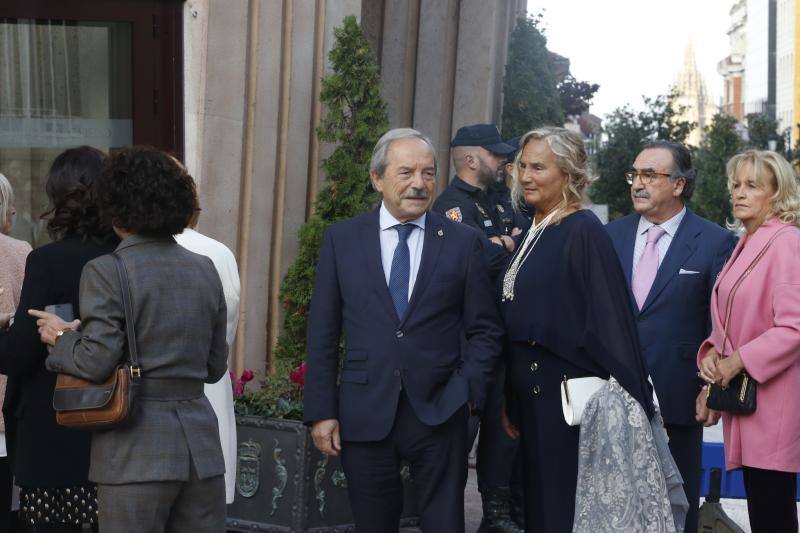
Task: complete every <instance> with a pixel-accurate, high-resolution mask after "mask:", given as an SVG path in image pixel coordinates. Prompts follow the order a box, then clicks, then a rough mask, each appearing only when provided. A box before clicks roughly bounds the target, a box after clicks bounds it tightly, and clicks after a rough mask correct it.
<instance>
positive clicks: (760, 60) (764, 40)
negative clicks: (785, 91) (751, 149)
mask: <svg viewBox="0 0 800 533" xmlns="http://www.w3.org/2000/svg"><path fill="white" fill-rule="evenodd" d="M771 1H772V0H747V6H746V10H747V21H746V24H745V34H746V35H747V38H746V45H745V54H744V69H745V75H744V114H745V116H747V115H749V114H750V113H768V112H769V110H770V104H773V106H774V101H772V102H770V92H771V91H770V89H771V87H770V76H769V75H770V54H769V51H770V46H769V45H770V27H769V19H770V17H769V5H770V2H771ZM773 81H774V79H773ZM772 110H773V112H774V107H772Z"/></svg>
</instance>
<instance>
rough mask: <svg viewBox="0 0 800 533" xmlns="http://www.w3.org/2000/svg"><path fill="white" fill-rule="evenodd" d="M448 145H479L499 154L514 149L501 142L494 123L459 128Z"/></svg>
mask: <svg viewBox="0 0 800 533" xmlns="http://www.w3.org/2000/svg"><path fill="white" fill-rule="evenodd" d="M450 146H453V147H454V146H480V147H481V148H485V149H486V150H489V151H490V152H493V153H495V154H500V155H506V154H509V153H511V152H513V151H514V148H513V147H511V146H509V145H508V144H506V143H504V142H503V138H502V137H500V132H499V131H497V126H495V125H494V124H473V125H471V126H464V127H462V128H459V129H458V131H457V132H456V136H455V137H453V142H451V143H450Z"/></svg>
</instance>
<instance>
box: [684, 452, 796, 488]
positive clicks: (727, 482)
mask: <svg viewBox="0 0 800 533" xmlns="http://www.w3.org/2000/svg"><path fill="white" fill-rule="evenodd" d="M712 468H719V469H720V470H722V487H721V488H720V497H721V498H745V497H746V496H745V493H744V480H743V479H742V471H741V470H734V471H732V472H726V471H725V452H724V450H723V447H722V443H721V442H704V443H703V476H702V478H701V479H702V480H701V483H700V495H701V496H702V497H705V496H708V485H709V480H710V478H711V469H712ZM797 486H798V490H797V494H798V501H800V476H798V483H797Z"/></svg>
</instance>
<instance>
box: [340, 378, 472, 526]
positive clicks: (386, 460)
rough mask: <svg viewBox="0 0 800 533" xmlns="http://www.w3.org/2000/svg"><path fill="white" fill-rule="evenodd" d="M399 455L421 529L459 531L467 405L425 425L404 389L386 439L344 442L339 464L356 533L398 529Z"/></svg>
mask: <svg viewBox="0 0 800 533" xmlns="http://www.w3.org/2000/svg"><path fill="white" fill-rule="evenodd" d="M403 459H405V460H406V461H408V463H409V466H410V468H411V479H412V482H413V484H414V492H415V494H416V497H417V510H418V511H419V516H420V522H421V524H420V525H421V527H422V531H423V532H425V533H463V532H464V487H465V485H466V483H467V407H466V406H464V408H463V409H459V410H458V411H456V413H455V414H453V416H451V417H450V419H449V420H447V422H445V423H444V424H441V425H439V426H434V427H431V426H426V425H425V424H423V423H422V422H420V420H419V418H417V415H416V414H415V413H414V410H413V409H412V407H411V405H410V404H409V403H408V399H407V398H406V395H405V393H402V394H401V395H400V402H399V405H398V407H397V414H396V415H395V421H394V426H392V430H391V431H390V432H389V435H388V436H387V437H386V438H385V439H383V440H381V441H378V442H351V441H345V442H343V443H342V467H343V468H344V473H345V475H346V476H347V492H348V495H349V496H350V506H351V507H352V509H353V518H354V519H355V526H356V531H357V532H358V533H371V532H374V533H387V532H391V531H397V530H398V529H399V524H400V514H401V513H402V510H403V485H402V481H401V479H400V461H401V460H403Z"/></svg>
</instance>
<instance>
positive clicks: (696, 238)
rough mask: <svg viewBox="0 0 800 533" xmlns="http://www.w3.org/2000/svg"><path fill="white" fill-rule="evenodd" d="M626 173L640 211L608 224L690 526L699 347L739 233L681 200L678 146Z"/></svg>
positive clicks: (697, 451)
mask: <svg viewBox="0 0 800 533" xmlns="http://www.w3.org/2000/svg"><path fill="white" fill-rule="evenodd" d="M625 176H626V178H627V179H628V183H630V185H631V198H632V200H633V207H634V209H635V210H636V212H637V214H635V215H628V216H626V217H623V218H621V219H619V220H615V221H614V222H611V223H610V224H608V226H607V229H608V233H609V235H610V236H611V240H612V241H613V242H614V247H615V248H616V250H617V255H618V256H619V259H620V261H621V262H622V268H623V270H624V271H625V274H626V276H627V278H628V283H629V286H630V287H631V304H632V306H633V309H634V314H635V316H636V318H637V325H638V329H639V339H640V341H641V345H642V352H643V353H644V356H645V360H646V362H647V366H648V371H649V372H650V375H651V377H652V380H653V384H654V386H655V391H656V396H657V397H658V401H659V404H660V407H661V414H662V416H663V418H664V424H665V426H666V429H667V434H668V435H669V447H670V451H671V452H672V456H673V457H674V458H675V462H676V463H677V465H678V469H679V470H680V472H681V476H682V477H683V481H684V490H685V491H686V497H687V498H688V500H689V506H690V507H689V514H688V516H687V518H686V529H685V531H686V533H695V532H696V531H697V526H698V517H697V509H698V504H699V499H700V496H699V493H700V469H701V454H702V446H703V427H702V425H700V424H699V423H698V422H697V421H696V420H695V400H696V398H697V396H698V394H699V393H700V390H701V386H702V383H701V381H700V380H699V378H698V377H697V368H696V358H697V349H698V348H699V346H700V343H701V342H702V341H703V339H705V338H706V337H707V336H708V334H709V332H710V330H711V315H710V312H709V302H710V300H711V290H712V288H713V286H714V281H715V280H716V277H717V274H719V272H720V271H721V270H722V267H723V265H724V264H725V261H727V259H728V257H729V256H730V254H731V251H732V250H733V248H734V246H735V244H736V239H735V237H734V235H733V234H732V233H731V232H730V231H728V230H725V229H723V228H721V227H719V226H718V225H716V224H714V223H712V222H709V221H708V220H705V219H703V218H700V217H699V216H697V215H695V214H694V213H692V211H690V210H689V209H688V208H687V207H686V202H688V201H689V199H690V198H691V197H692V192H693V190H694V185H695V171H694V169H693V168H692V159H691V155H690V154H689V151H688V150H687V149H686V147H684V146H683V145H681V144H678V143H675V142H669V141H655V142H653V143H651V144H649V145H647V146H646V147H645V148H644V150H642V152H641V153H640V154H639V155H638V157H637V158H636V161H634V163H633V169H632V170H630V171H629V172H627V173H626V175H625Z"/></svg>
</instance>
